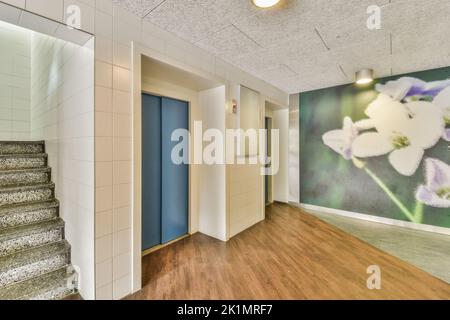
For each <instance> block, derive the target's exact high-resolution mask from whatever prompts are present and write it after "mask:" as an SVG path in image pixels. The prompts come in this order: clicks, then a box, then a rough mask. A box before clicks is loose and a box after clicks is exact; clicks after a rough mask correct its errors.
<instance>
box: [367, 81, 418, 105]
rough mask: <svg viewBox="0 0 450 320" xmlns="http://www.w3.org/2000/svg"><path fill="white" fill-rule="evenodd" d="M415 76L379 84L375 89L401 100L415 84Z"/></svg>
mask: <svg viewBox="0 0 450 320" xmlns="http://www.w3.org/2000/svg"><path fill="white" fill-rule="evenodd" d="M414 80H415V79H414V78H400V79H398V80H395V81H389V82H387V83H386V84H384V85H383V84H377V85H376V86H375V90H377V91H378V92H380V93H383V94H386V95H388V96H390V97H391V98H393V99H394V100H396V101H401V100H402V99H403V98H404V97H406V94H407V93H408V92H409V90H410V89H411V87H412V86H413V85H414V83H415V81H414Z"/></svg>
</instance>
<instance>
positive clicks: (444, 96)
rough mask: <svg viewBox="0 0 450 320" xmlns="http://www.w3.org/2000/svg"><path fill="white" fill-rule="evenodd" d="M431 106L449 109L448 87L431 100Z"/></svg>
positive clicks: (449, 91) (449, 96) (449, 94)
mask: <svg viewBox="0 0 450 320" xmlns="http://www.w3.org/2000/svg"><path fill="white" fill-rule="evenodd" d="M433 104H434V105H437V106H438V107H440V108H441V109H447V108H450V87H448V88H445V89H444V90H442V91H441V92H440V93H439V94H438V95H437V96H436V97H435V98H434V100H433Z"/></svg>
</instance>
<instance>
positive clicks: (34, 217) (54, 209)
mask: <svg viewBox="0 0 450 320" xmlns="http://www.w3.org/2000/svg"><path fill="white" fill-rule="evenodd" d="M58 214H59V202H58V200H52V201H44V202H36V203H31V204H18V205H9V206H4V207H0V230H1V229H5V228H14V227H19V226H24V225H30V224H34V223H39V222H44V221H48V220H51V219H55V218H56V217H58Z"/></svg>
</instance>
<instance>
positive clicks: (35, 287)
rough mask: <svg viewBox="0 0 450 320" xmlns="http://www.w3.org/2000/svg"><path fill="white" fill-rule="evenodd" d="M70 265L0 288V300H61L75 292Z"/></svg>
mask: <svg viewBox="0 0 450 320" xmlns="http://www.w3.org/2000/svg"><path fill="white" fill-rule="evenodd" d="M74 276H76V274H75V272H74V271H73V270H72V268H71V267H67V266H65V267H63V268H61V269H58V270H56V271H53V272H50V273H47V274H44V275H41V276H38V277H35V278H32V279H29V280H26V281H23V282H19V283H17V284H14V285H11V286H8V287H6V288H4V289H1V290H0V300H61V299H64V298H66V297H69V296H71V295H73V294H76V290H75V289H73V279H74Z"/></svg>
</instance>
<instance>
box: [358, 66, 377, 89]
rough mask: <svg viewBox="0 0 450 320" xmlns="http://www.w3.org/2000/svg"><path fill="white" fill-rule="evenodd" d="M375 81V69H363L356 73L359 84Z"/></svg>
mask: <svg viewBox="0 0 450 320" xmlns="http://www.w3.org/2000/svg"><path fill="white" fill-rule="evenodd" d="M372 81H373V70H372V69H362V70H359V71H358V72H357V73H356V83H357V84H361V85H362V84H368V83H371V82H372Z"/></svg>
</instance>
